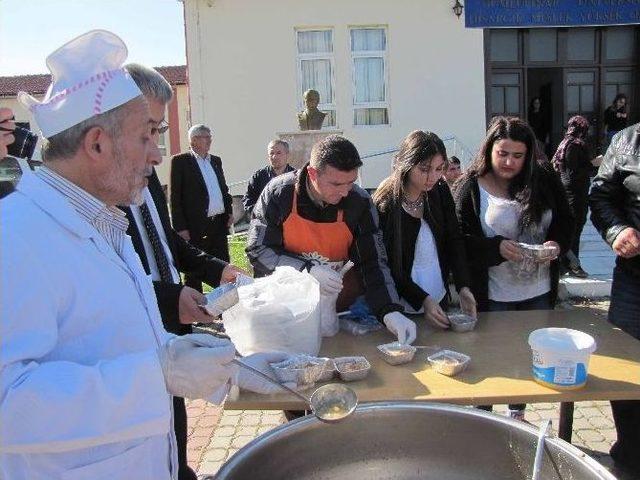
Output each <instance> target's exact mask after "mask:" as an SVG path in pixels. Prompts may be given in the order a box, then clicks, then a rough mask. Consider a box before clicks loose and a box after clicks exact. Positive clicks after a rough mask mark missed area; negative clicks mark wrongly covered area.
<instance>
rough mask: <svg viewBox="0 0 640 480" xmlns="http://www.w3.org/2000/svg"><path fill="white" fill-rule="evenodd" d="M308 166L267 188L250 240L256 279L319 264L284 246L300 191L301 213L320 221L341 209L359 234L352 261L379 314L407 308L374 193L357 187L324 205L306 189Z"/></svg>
mask: <svg viewBox="0 0 640 480" xmlns="http://www.w3.org/2000/svg"><path fill="white" fill-rule="evenodd" d="M306 182H307V166H306V165H305V166H303V167H302V168H301V169H300V170H297V171H295V172H289V173H285V174H283V175H279V176H278V177H276V178H274V179H273V180H272V181H270V182H269V184H268V185H267V186H266V187H265V189H264V191H263V192H262V194H261V195H260V198H258V202H257V203H256V205H255V207H254V209H253V215H252V217H251V223H250V224H249V233H248V238H247V248H246V251H247V256H248V257H249V261H250V262H251V265H252V266H253V271H254V274H255V276H256V277H260V276H264V275H268V274H270V273H272V272H273V271H274V270H275V268H276V267H278V266H280V265H288V266H291V267H293V268H296V269H298V270H303V269H309V268H311V267H312V266H313V265H314V264H315V263H316V262H315V261H314V259H312V258H305V257H304V256H302V255H297V254H295V253H292V252H288V251H286V250H285V249H284V236H283V224H284V222H285V220H286V219H287V217H289V215H290V214H291V207H292V203H293V192H294V189H295V191H296V192H297V207H298V215H300V216H301V217H302V218H305V219H307V220H311V221H312V222H316V223H335V222H336V220H337V218H338V210H342V211H343V214H344V222H345V223H346V224H347V227H348V228H349V231H350V232H351V234H352V235H353V242H352V243H351V247H350V248H349V259H350V260H351V261H353V263H354V265H355V266H354V270H355V271H356V272H357V273H358V274H359V276H360V278H361V279H362V285H363V286H364V287H365V294H364V295H365V298H366V301H367V304H368V305H369V307H370V308H371V310H372V311H373V312H374V314H375V315H376V316H377V317H378V318H379V319H382V317H383V316H384V315H385V314H386V313H389V312H393V311H402V310H403V308H402V306H401V305H400V304H399V303H398V301H399V298H398V293H397V291H396V287H395V285H394V283H393V279H392V278H391V273H390V272H389V267H388V265H387V258H386V257H387V256H386V253H385V251H384V245H383V243H382V235H381V233H380V229H379V227H378V214H377V212H376V208H375V206H374V205H373V202H372V201H371V197H370V196H369V194H368V193H367V192H366V191H365V190H363V189H362V188H360V187H359V186H357V185H354V186H353V188H352V189H351V191H350V192H349V194H348V195H347V196H346V197H344V198H343V199H342V200H340V202H339V203H338V204H337V205H324V206H322V207H320V206H318V205H317V204H316V203H314V202H313V200H311V198H310V197H309V194H308V192H307V188H306Z"/></svg>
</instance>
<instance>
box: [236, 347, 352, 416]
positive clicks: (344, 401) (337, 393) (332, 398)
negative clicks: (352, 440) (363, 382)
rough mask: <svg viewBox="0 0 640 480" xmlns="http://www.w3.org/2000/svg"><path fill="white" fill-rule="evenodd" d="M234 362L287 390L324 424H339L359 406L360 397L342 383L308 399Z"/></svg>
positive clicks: (247, 366)
mask: <svg viewBox="0 0 640 480" xmlns="http://www.w3.org/2000/svg"><path fill="white" fill-rule="evenodd" d="M232 361H233V362H234V363H236V364H238V365H240V366H241V367H242V368H246V369H247V370H250V371H251V372H253V373H255V374H256V375H258V376H259V377H261V378H263V379H265V380H267V381H268V382H270V383H273V384H274V385H277V386H279V387H280V388H282V389H283V390H286V391H287V392H289V393H291V394H293V395H295V396H296V397H298V398H299V399H300V400H302V401H304V403H305V404H306V405H308V406H309V409H310V410H311V411H312V412H313V414H314V415H315V416H316V418H318V420H320V421H322V422H325V423H335V422H339V421H340V420H343V419H345V418H347V417H348V416H349V415H351V414H352V413H353V412H354V411H355V409H356V407H357V406H358V397H357V395H356V392H354V391H353V390H352V389H351V388H349V387H347V386H345V385H342V384H341V383H329V384H328V385H323V386H322V387H320V388H318V389H317V390H316V391H314V392H313V393H312V394H311V397H307V396H305V395H303V394H301V393H300V392H297V391H296V390H294V389H293V388H290V387H287V386H286V385H283V384H282V383H280V382H278V381H276V380H274V379H273V378H271V377H270V376H269V375H266V374H265V373H263V372H261V371H260V370H258V369H256V368H253V367H252V366H251V365H247V364H246V363H244V362H243V361H241V360H240V359H238V358H234V359H233V360H232Z"/></svg>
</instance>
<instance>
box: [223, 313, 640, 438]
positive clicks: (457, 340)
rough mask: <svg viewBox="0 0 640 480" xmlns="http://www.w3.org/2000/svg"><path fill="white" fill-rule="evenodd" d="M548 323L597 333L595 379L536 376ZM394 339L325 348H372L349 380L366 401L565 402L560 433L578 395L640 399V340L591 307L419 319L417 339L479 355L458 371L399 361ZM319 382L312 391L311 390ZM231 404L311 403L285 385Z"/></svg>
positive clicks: (291, 406) (334, 341) (345, 339)
mask: <svg viewBox="0 0 640 480" xmlns="http://www.w3.org/2000/svg"><path fill="white" fill-rule="evenodd" d="M544 327H567V328H574V329H576V330H581V331H583V332H586V333H588V334H590V335H592V336H593V337H594V338H595V339H596V342H597V346H598V348H597V350H596V352H595V354H593V355H592V356H591V363H590V364H589V378H588V380H587V385H586V386H585V387H584V388H581V389H579V390H569V391H557V390H553V389H551V388H548V387H545V386H542V385H540V384H538V383H536V382H535V381H534V380H533V378H532V375H531V350H530V348H529V345H528V343H527V339H528V337H529V333H530V332H532V331H533V330H535V329H538V328H544ZM391 341H393V337H392V336H391V334H389V333H388V332H386V330H384V331H380V332H376V333H373V334H368V335H364V336H360V337H356V336H352V335H349V334H346V333H343V332H340V333H339V334H338V335H336V336H335V337H331V338H324V339H323V341H322V349H321V351H320V356H326V357H338V356H345V355H364V356H365V357H366V358H367V359H368V360H369V362H370V363H371V367H372V368H371V372H370V373H369V376H368V377H367V378H366V379H364V380H360V381H357V382H351V383H349V386H350V387H352V388H353V389H354V390H355V391H356V393H357V395H358V400H359V402H360V403H362V402H371V401H407V400H416V401H428V402H445V403H454V404H460V405H487V404H505V403H539V402H561V403H562V405H561V409H560V428H559V436H560V437H561V438H563V439H565V440H568V441H570V439H571V427H572V422H573V402H576V401H592V400H632V399H640V342H639V341H638V340H636V339H634V338H633V337H631V336H630V335H627V334H626V333H624V332H622V331H620V330H619V329H617V328H615V327H613V326H612V325H611V324H609V323H608V322H607V321H606V318H605V317H604V316H598V315H596V314H595V313H594V312H593V311H591V310H588V309H580V310H571V311H558V310H555V311H529V312H492V313H482V314H480V315H479V318H478V324H477V325H476V329H475V330H474V331H472V332H468V333H455V332H452V331H434V330H430V329H427V328H425V327H424V324H423V323H421V322H419V328H418V338H417V340H416V341H415V342H414V344H415V345H438V346H440V347H444V348H448V349H451V350H456V351H458V352H462V353H465V354H467V355H469V356H470V357H471V363H470V364H469V366H468V368H467V369H466V370H465V371H464V372H462V373H460V374H459V375H457V376H455V377H446V376H443V375H440V374H438V373H436V372H435V371H434V370H433V369H431V368H430V367H429V364H428V363H427V362H426V361H425V359H426V356H427V353H425V351H424V350H418V352H417V353H416V356H415V357H414V359H413V361H412V362H411V363H408V364H405V365H399V366H391V365H388V364H387V363H385V362H384V360H382V358H381V357H380V354H379V352H378V351H377V349H376V346H377V345H379V344H382V343H387V342H391ZM311 392H312V390H310V391H308V392H307V393H309V394H310V393H311ZM226 408H229V409H261V410H302V409H303V408H304V405H303V404H302V403H301V402H300V401H299V400H298V399H296V398H295V397H293V396H291V395H289V394H287V393H283V394H275V395H258V394H254V393H250V392H243V393H242V394H241V395H240V397H239V398H238V399H237V400H236V401H228V402H227V404H226Z"/></svg>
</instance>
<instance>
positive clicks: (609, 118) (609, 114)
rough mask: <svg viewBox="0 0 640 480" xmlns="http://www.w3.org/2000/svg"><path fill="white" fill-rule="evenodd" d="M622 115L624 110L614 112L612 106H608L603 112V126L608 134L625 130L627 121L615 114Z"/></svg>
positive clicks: (614, 109)
mask: <svg viewBox="0 0 640 480" xmlns="http://www.w3.org/2000/svg"><path fill="white" fill-rule="evenodd" d="M618 113H624V108H621V109H618V110H616V108H615V107H614V106H613V105H609V107H607V109H606V110H605V111H604V124H605V126H606V127H607V131H609V132H619V131H620V130H624V129H625V128H627V119H626V118H624V117H618V116H617V115H616V114H618Z"/></svg>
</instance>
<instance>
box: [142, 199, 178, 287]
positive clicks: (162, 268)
mask: <svg viewBox="0 0 640 480" xmlns="http://www.w3.org/2000/svg"><path fill="white" fill-rule="evenodd" d="M140 214H141V215H142V222H143V223H144V228H145V229H146V230H147V236H148V237H149V241H150V242H151V248H152V249H153V256H154V257H155V259H156V265H157V266H158V272H160V280H162V281H163V282H168V283H174V281H173V276H172V275H171V269H170V268H169V260H168V259H167V255H166V253H165V251H164V248H162V243H160V235H158V230H157V229H156V225H155V223H153V218H151V212H150V211H149V207H148V206H147V204H146V203H143V204H142V205H140Z"/></svg>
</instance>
